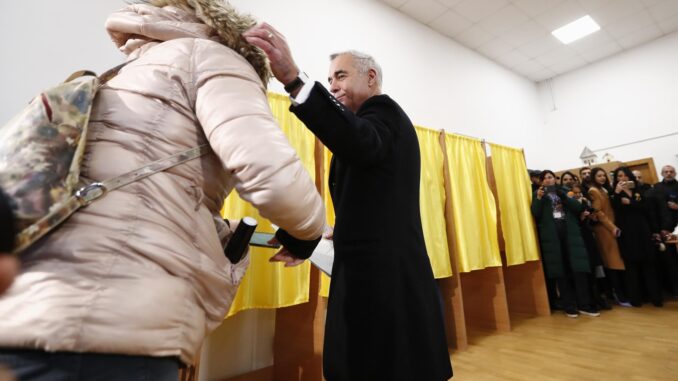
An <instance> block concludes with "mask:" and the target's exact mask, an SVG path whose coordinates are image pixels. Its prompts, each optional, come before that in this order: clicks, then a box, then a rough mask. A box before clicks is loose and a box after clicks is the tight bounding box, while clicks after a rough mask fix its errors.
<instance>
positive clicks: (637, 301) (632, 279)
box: [624, 259, 663, 306]
mask: <svg viewBox="0 0 678 381" xmlns="http://www.w3.org/2000/svg"><path fill="white" fill-rule="evenodd" d="M624 265H625V266H626V286H627V289H628V293H629V301H630V302H631V304H632V305H634V306H640V305H642V304H643V286H645V291H646V292H647V296H648V298H649V299H650V302H652V304H655V305H660V304H662V301H663V297H662V292H661V288H660V287H659V279H658V277H657V269H656V265H655V261H653V260H651V259H643V260H630V259H625V260H624Z"/></svg>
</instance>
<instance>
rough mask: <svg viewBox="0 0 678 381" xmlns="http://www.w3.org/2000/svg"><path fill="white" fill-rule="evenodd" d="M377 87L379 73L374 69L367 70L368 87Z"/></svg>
mask: <svg viewBox="0 0 678 381" xmlns="http://www.w3.org/2000/svg"><path fill="white" fill-rule="evenodd" d="M376 85H377V71H376V70H374V69H369V70H367V86H368V87H374V86H376Z"/></svg>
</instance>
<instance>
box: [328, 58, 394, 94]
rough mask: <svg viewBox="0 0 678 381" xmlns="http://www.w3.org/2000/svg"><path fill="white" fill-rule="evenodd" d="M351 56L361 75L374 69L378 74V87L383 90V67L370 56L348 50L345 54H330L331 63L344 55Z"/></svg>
mask: <svg viewBox="0 0 678 381" xmlns="http://www.w3.org/2000/svg"><path fill="white" fill-rule="evenodd" d="M345 54H347V55H350V56H351V57H353V62H354V64H355V67H356V69H358V70H359V71H360V72H361V73H363V74H367V72H368V71H369V70H370V69H373V70H374V71H375V72H376V73H377V78H376V79H377V86H379V88H380V89H381V82H382V78H383V74H382V72H381V66H379V64H378V63H377V61H375V59H374V57H372V56H371V55H369V54H365V53H362V52H359V51H357V50H347V51H345V52H338V53H334V54H330V61H334V59H335V58H337V57H339V56H343V55H345Z"/></svg>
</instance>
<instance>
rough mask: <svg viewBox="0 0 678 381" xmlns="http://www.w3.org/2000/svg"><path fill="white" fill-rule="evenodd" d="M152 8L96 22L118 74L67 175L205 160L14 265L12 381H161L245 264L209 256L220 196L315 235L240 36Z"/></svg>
mask: <svg viewBox="0 0 678 381" xmlns="http://www.w3.org/2000/svg"><path fill="white" fill-rule="evenodd" d="M152 3H153V4H154V5H151V4H135V5H130V6H128V7H127V8H125V9H123V10H120V11H118V12H115V13H113V14H112V15H111V16H110V17H109V19H108V20H107V22H106V28H107V30H108V33H109V34H110V36H111V38H112V39H113V41H114V43H115V44H116V45H117V46H118V47H119V48H120V50H121V51H122V52H123V53H125V54H126V55H127V56H128V64H127V65H126V66H125V67H123V68H122V70H121V71H120V72H119V74H118V75H117V76H116V77H115V78H113V79H112V80H110V81H109V82H108V83H107V84H106V85H105V87H104V88H102V89H101V90H100V92H99V93H98V94H97V98H96V100H95V104H94V107H93V111H92V116H91V122H90V127H89V128H90V132H89V135H88V142H87V151H86V153H85V157H84V159H83V165H82V175H83V177H84V178H85V179H87V180H89V181H94V180H105V179H109V178H112V177H115V176H117V175H119V174H122V173H125V172H127V171H130V170H133V169H135V168H138V167H140V166H142V165H144V164H146V163H149V162H151V161H153V160H156V159H160V158H164V157H167V156H169V155H171V154H174V153H177V152H181V151H184V150H186V149H188V148H191V147H196V146H199V145H202V144H209V145H210V146H211V148H212V151H213V152H212V153H210V154H207V155H205V156H203V157H201V158H199V159H195V160H192V161H189V162H187V163H185V164H182V165H179V166H176V167H174V168H171V169H170V170H167V171H165V172H160V173H157V174H155V175H153V176H151V177H148V178H146V179H143V180H140V181H137V182H135V183H132V184H130V185H128V186H125V187H123V188H120V189H118V190H115V191H113V192H111V193H109V194H108V195H106V196H105V197H103V198H102V199H100V200H97V201H96V202H94V203H93V204H92V205H90V206H88V207H86V208H84V209H82V210H81V211H79V212H78V213H76V214H75V215H73V216H72V217H71V218H70V219H69V220H68V221H67V222H66V223H65V224H64V225H63V226H61V227H60V228H59V229H57V230H56V231H55V232H53V233H52V234H51V235H49V236H48V237H46V239H44V240H42V241H41V242H39V243H38V244H37V245H36V246H35V247H33V248H32V249H31V250H30V251H29V252H27V253H26V254H25V256H23V257H22V262H23V263H22V271H21V274H20V275H19V276H18V277H17V278H16V280H15V282H14V285H13V286H12V287H11V288H10V289H9V290H8V291H7V293H6V294H5V295H3V296H2V297H0V348H4V349H2V350H0V363H1V362H5V363H7V364H8V365H9V366H10V367H12V368H13V369H14V371H15V372H16V373H17V376H18V378H19V379H21V380H31V379H42V378H41V377H46V378H47V379H50V380H57V379H59V380H60V379H64V380H66V379H67V380H81V379H82V380H89V379H95V378H96V377H99V378H96V379H101V380H136V379H138V378H139V379H140V378H141V377H142V376H145V377H147V379H151V380H165V379H167V380H172V379H176V378H177V369H178V364H179V362H178V361H177V360H180V361H181V362H184V363H189V362H191V361H192V359H193V358H194V357H195V355H196V352H197V351H198V349H199V348H200V345H201V343H202V341H203V339H204V338H205V336H206V335H207V334H208V333H209V332H210V331H212V330H213V329H215V328H216V327H217V326H218V325H219V324H220V323H221V322H222V320H223V318H224V316H225V314H226V313H227V311H228V309H229V307H230V305H231V302H232V301H233V297H234V295H235V293H236V290H237V288H238V284H239V283H240V280H241V279H242V276H243V274H244V272H245V270H246V267H247V264H248V262H249V261H248V259H247V258H246V259H245V260H242V261H240V262H239V263H237V264H236V265H233V264H231V263H230V262H229V261H228V260H227V259H226V258H225V257H224V254H223V245H224V243H225V241H226V240H227V239H228V237H229V235H230V229H229V228H228V227H227V225H226V224H225V223H224V222H223V220H222V219H221V217H220V215H219V210H220V209H221V206H222V204H223V200H224V198H225V197H226V196H227V195H228V194H229V193H230V192H231V190H233V189H235V190H236V191H237V192H238V193H239V195H240V196H241V197H242V198H243V199H244V200H246V201H248V202H250V203H252V204H253V205H254V206H255V207H257V209H258V210H259V211H260V214H261V215H262V216H263V217H265V218H268V219H270V220H271V221H272V222H273V223H275V224H277V225H279V226H280V227H281V228H282V229H284V231H286V232H287V233H288V235H289V236H290V237H292V238H294V239H297V240H300V241H304V242H308V241H314V240H316V239H317V238H318V237H320V236H321V234H322V231H323V227H324V219H325V216H324V208H323V205H322V201H321V199H320V197H319V195H318V194H317V192H316V190H315V187H314V185H313V182H312V181H311V179H310V177H309V175H308V173H307V172H306V171H305V169H304V168H303V166H302V164H301V162H300V160H299V158H298V157H297V155H296V154H295V151H294V150H293V148H292V147H291V146H290V144H289V142H288V141H287V139H286V138H285V136H284V134H283V133H282V132H281V130H280V129H279V127H278V126H277V125H276V123H275V121H274V119H273V116H272V114H271V111H270V109H269V106H268V102H267V98H266V92H265V84H266V82H267V80H268V78H269V69H268V68H267V65H266V61H265V56H264V55H263V54H262V53H261V52H259V51H258V50H257V49H256V48H254V47H253V46H251V45H249V44H247V43H246V42H245V41H244V39H242V38H241V37H240V34H241V33H242V32H243V31H245V30H246V29H247V28H249V27H251V26H252V25H254V21H253V20H251V19H249V18H247V17H243V16H241V15H239V14H237V13H236V12H235V11H233V10H232V9H231V8H230V7H228V6H225V5H223V4H222V3H221V2H218V1H215V0H158V1H153V2H152ZM292 253H293V254H295V253H294V251H293V250H292ZM19 349H21V350H19ZM54 352H56V353H54ZM120 355H124V356H120ZM50 377H52V378H50ZM59 377H63V378H59ZM144 379H146V378H144Z"/></svg>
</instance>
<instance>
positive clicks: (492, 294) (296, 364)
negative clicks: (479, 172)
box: [193, 131, 550, 381]
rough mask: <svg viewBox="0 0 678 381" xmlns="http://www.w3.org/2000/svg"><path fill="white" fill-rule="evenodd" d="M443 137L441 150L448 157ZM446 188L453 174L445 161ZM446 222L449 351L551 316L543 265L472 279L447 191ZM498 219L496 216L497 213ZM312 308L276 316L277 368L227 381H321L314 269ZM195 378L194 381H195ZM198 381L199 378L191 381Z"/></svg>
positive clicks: (321, 315)
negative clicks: (463, 267)
mask: <svg viewBox="0 0 678 381" xmlns="http://www.w3.org/2000/svg"><path fill="white" fill-rule="evenodd" d="M444 136H445V135H444V131H441V133H440V144H441V148H442V150H443V153H445V154H446V147H445V139H444ZM315 159H316V173H315V174H316V176H315V178H316V186H317V188H318V189H319V191H320V192H323V189H324V187H323V186H322V183H321V182H322V181H323V179H324V170H323V168H324V166H323V146H322V144H321V143H320V142H319V141H318V140H317V139H316V146H315ZM490 160H491V158H488V161H487V176H488V183H489V184H490V188H491V189H492V192H493V194H494V196H495V199H496V186H495V181H494V174H493V172H492V165H491V161H490ZM444 176H445V183H446V184H449V181H450V177H449V176H450V174H449V168H448V164H447V159H446V158H445V159H444ZM445 192H446V195H445V196H446V197H445V199H446V201H445V220H446V230H447V236H448V242H449V248H450V249H449V250H450V261H451V264H452V270H453V272H454V275H453V276H452V277H449V278H443V279H438V280H437V283H438V286H439V288H440V291H441V296H442V299H443V306H444V314H445V325H446V334H447V339H448V346H449V348H450V350H451V351H454V350H456V351H463V350H466V349H467V348H468V346H469V343H471V344H472V343H473V339H474V337H476V335H480V336H486V335H488V334H495V333H503V332H508V331H510V330H511V323H512V319H524V318H525V317H530V316H542V315H548V314H550V310H549V304H548V297H547V293H546V285H545V282H544V273H543V269H542V264H541V261H531V262H526V263H524V264H521V265H514V266H507V265H506V260H505V258H504V259H503V266H501V267H488V268H486V269H482V270H476V271H472V272H468V273H459V272H458V270H457V256H456V255H457V254H456V253H455V249H454V248H455V245H454V239H455V234H454V219H453V218H452V211H453V208H454V207H455V206H454V205H452V202H451V197H450V194H449V187H448V186H446V187H445ZM497 213H498V211H497ZM500 225H501V224H498V229H499V231H498V233H499V239H500V250H501V252H502V256H503V238H502V234H501V226H500ZM310 287H311V289H310V295H309V302H308V303H304V304H300V305H296V306H291V307H285V308H279V309H277V310H276V319H275V324H276V329H275V337H274V349H273V357H274V360H273V362H274V364H273V365H272V366H270V367H266V368H263V369H258V370H255V371H252V372H249V373H246V374H242V375H239V376H236V377H232V378H228V379H226V380H225V381H271V380H286V381H321V380H323V379H324V378H323V376H322V346H323V337H324V325H325V314H326V308H327V300H326V299H325V298H323V297H321V296H319V289H320V272H319V270H318V269H316V268H315V267H313V266H312V267H311V286H310ZM194 377H195V376H194ZM193 379H197V377H195V378H193Z"/></svg>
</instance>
